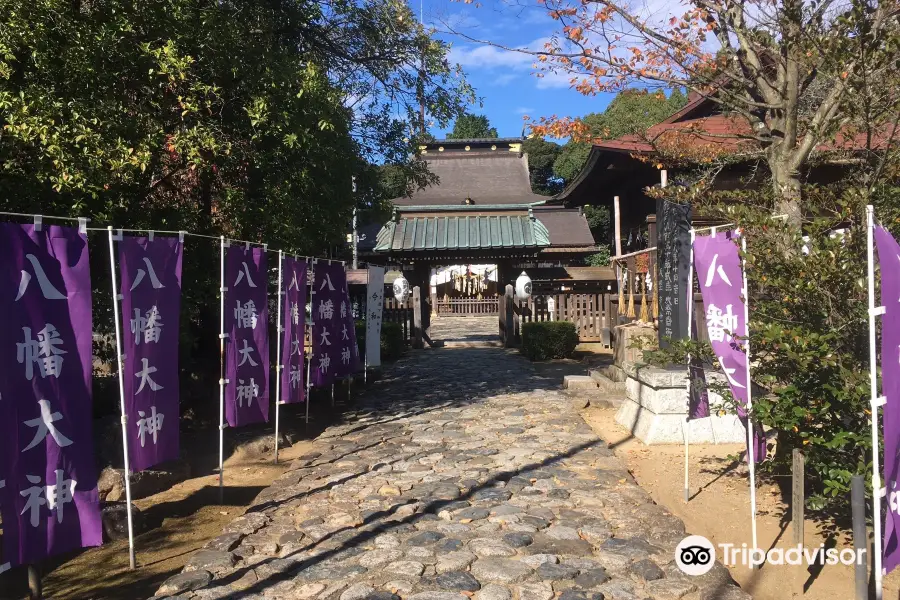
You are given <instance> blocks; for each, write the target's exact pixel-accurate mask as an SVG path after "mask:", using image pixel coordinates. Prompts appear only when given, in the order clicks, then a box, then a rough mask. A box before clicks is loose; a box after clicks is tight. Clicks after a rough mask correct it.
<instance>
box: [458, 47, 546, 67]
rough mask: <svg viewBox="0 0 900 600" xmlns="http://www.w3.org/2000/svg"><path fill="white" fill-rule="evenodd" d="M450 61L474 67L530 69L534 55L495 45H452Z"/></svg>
mask: <svg viewBox="0 0 900 600" xmlns="http://www.w3.org/2000/svg"><path fill="white" fill-rule="evenodd" d="M450 62H455V63H459V64H460V65H462V66H463V67H470V68H475V69H499V68H504V69H507V68H512V69H530V68H531V64H532V63H533V62H534V57H532V56H529V55H528V54H524V53H522V52H515V51H511V50H503V49H502V48H497V47H496V46H486V45H484V46H454V47H453V48H451V49H450Z"/></svg>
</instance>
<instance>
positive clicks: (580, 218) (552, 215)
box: [532, 206, 594, 247]
mask: <svg viewBox="0 0 900 600" xmlns="http://www.w3.org/2000/svg"><path fill="white" fill-rule="evenodd" d="M532 210H533V213H534V216H535V218H537V219H538V220H539V221H540V222H541V223H543V224H544V225H545V226H546V227H547V231H548V232H549V233H550V245H551V246H554V247H557V246H565V247H574V246H594V235H593V234H592V233H591V229H590V227H589V226H588V222H587V219H586V218H585V216H584V215H583V214H582V213H581V211H580V209H577V208H561V207H556V206H554V207H543V206H536V207H534V209H532Z"/></svg>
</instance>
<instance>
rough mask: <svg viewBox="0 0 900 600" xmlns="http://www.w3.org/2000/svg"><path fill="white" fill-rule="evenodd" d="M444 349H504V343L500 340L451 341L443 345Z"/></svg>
mask: <svg viewBox="0 0 900 600" xmlns="http://www.w3.org/2000/svg"><path fill="white" fill-rule="evenodd" d="M442 346H443V347H444V348H502V347H503V342H501V341H500V340H475V341H465V340H450V341H444V342H443V343H442Z"/></svg>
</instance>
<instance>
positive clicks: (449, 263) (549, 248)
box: [359, 138, 614, 314]
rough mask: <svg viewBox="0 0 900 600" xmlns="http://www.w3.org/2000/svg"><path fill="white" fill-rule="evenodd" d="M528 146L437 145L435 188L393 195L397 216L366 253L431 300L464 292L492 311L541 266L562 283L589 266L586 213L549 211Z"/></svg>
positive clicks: (431, 150)
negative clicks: (569, 271)
mask: <svg viewBox="0 0 900 600" xmlns="http://www.w3.org/2000/svg"><path fill="white" fill-rule="evenodd" d="M523 141H524V140H523V139H521V138H498V139H472V140H437V141H434V142H432V143H429V144H427V145H425V146H422V147H420V151H421V153H422V156H423V158H424V159H425V160H426V162H427V164H428V169H429V170H430V171H431V172H432V173H434V174H436V175H437V177H438V182H437V183H436V184H435V185H432V186H429V187H426V188H424V189H422V190H419V191H417V192H415V193H413V194H412V196H410V197H403V198H396V199H395V200H394V201H393V204H394V213H393V217H392V219H391V220H390V221H389V222H387V223H385V224H384V225H383V226H382V227H381V228H380V230H379V231H378V233H377V235H374V236H370V237H369V239H367V240H364V241H361V242H360V245H359V251H360V255H361V256H362V257H365V260H368V261H369V262H371V263H374V264H385V265H387V266H388V267H393V268H394V269H398V270H402V271H403V274H404V276H405V277H406V278H407V279H408V280H409V282H410V286H420V287H421V289H422V290H423V296H428V297H429V302H430V303H431V304H434V303H435V302H439V301H440V299H441V298H444V297H447V296H451V295H453V294H457V295H462V296H465V297H467V298H469V300H483V301H484V302H485V304H489V303H491V302H493V303H494V305H495V304H496V296H497V294H502V293H503V290H504V288H505V286H506V285H507V284H512V283H514V281H515V279H516V278H517V277H518V276H519V274H520V273H521V272H522V271H526V272H528V274H529V276H530V277H531V278H532V279H533V280H535V281H538V280H541V277H542V275H541V273H542V270H555V272H557V273H559V272H561V273H562V275H563V277H564V276H565V268H566V267H570V266H576V265H577V266H582V267H583V266H584V259H585V257H587V256H588V255H590V254H592V253H594V252H596V251H597V246H596V244H595V243H594V238H593V236H592V234H591V231H590V228H589V227H588V223H587V219H586V218H585V216H584V214H583V212H582V209H581V208H569V207H566V206H554V205H549V204H548V202H547V201H548V200H549V198H548V197H546V196H540V195H538V194H535V193H534V192H532V190H531V183H530V178H529V172H528V156H527V154H525V153H524V152H523V150H522V142H523ZM606 271H609V270H604V273H606ZM608 278H610V279H614V278H613V277H612V276H611V271H609V277H608ZM438 288H440V289H441V292H440V293H438ZM425 290H428V291H427V292H426V291H425ZM430 308H433V307H430ZM494 310H495V309H494ZM424 312H425V313H426V314H428V313H430V312H431V311H430V310H426V311H424Z"/></svg>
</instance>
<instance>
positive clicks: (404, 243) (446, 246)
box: [375, 215, 550, 252]
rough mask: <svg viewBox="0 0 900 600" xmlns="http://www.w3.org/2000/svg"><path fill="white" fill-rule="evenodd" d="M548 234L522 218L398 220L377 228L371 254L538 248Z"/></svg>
mask: <svg viewBox="0 0 900 600" xmlns="http://www.w3.org/2000/svg"><path fill="white" fill-rule="evenodd" d="M549 245H550V234H549V232H548V231H547V228H546V227H544V224H543V223H541V222H540V221H539V220H537V219H535V218H533V217H529V216H526V215H514V216H508V215H501V216H464V217H449V216H448V217H402V218H400V219H398V220H397V221H391V222H389V223H387V224H386V225H385V226H384V227H382V228H381V231H379V232H378V238H377V240H376V243H375V252H398V251H404V250H406V251H410V250H458V249H472V250H482V249H491V248H542V247H546V246H549Z"/></svg>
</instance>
